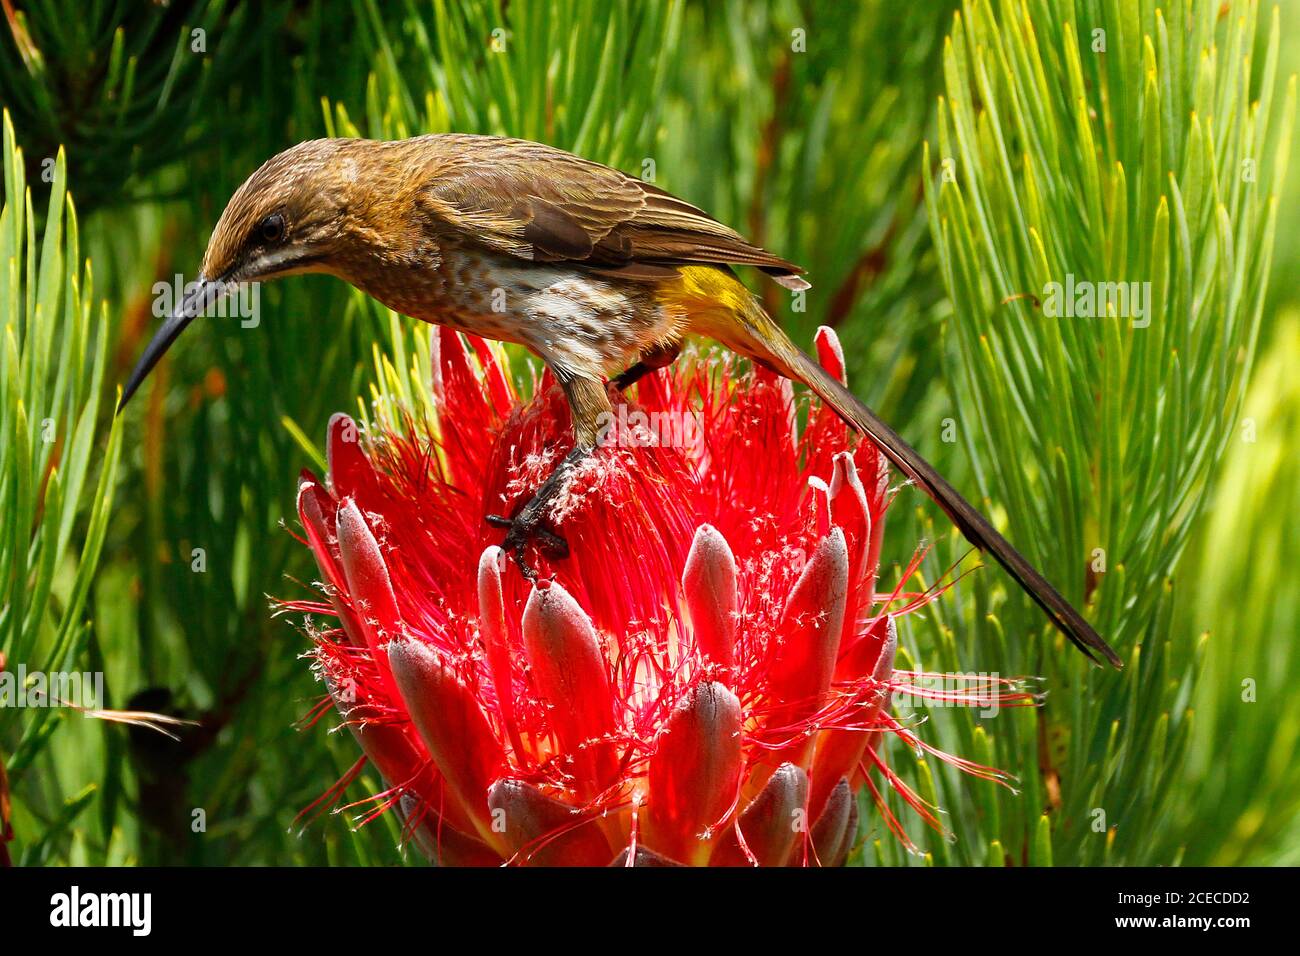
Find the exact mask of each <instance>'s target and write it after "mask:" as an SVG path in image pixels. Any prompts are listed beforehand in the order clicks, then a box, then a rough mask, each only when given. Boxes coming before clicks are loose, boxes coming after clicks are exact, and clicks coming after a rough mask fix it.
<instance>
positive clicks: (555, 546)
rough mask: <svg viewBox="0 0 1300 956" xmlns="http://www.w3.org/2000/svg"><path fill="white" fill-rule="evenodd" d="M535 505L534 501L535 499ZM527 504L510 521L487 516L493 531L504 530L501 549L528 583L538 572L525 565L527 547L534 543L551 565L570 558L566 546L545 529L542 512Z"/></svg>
mask: <svg viewBox="0 0 1300 956" xmlns="http://www.w3.org/2000/svg"><path fill="white" fill-rule="evenodd" d="M534 501H535V499H534ZM533 504H534V502H533V501H530V502H529V503H528V504H527V505H525V506H524V508H523V509H522V510H521V511H520V512H519V513H518V514H516V515H515V516H514V517H513V518H507V517H505V516H504V515H488V516H487V523H488V524H490V525H492V527H494V528H505V529H506V537H505V540H504V541H502V542H501V549H502V550H503V551H505V552H506V553H507V554H509V555H510V556H511V557H512V558H514V561H515V564H517V565H518V566H519V573H520V574H522V575H523V576H524V577H525V578H527V579H528V580H529V581H536V580H537V569H536V568H534V567H533V566H532V565H531V564H529V563H528V545H529V544H533V543H535V544H536V545H537V548H538V550H539V551H541V552H542V554H543V555H545V556H546V557H547V558H548V559H549V560H551V561H563V560H564V559H565V558H567V557H568V556H569V542H567V541H565V540H564V538H562V537H560V535H558V534H556V533H555V532H554V531H553V530H551V529H550V528H548V527H547V526H546V523H545V522H544V521H543V520H542V514H541V511H542V509H541V508H534V507H533Z"/></svg>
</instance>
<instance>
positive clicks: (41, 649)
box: [0, 113, 121, 859]
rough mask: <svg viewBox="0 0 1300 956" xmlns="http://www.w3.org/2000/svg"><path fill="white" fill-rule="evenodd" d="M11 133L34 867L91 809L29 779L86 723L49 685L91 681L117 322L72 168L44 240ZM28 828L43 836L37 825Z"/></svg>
mask: <svg viewBox="0 0 1300 956" xmlns="http://www.w3.org/2000/svg"><path fill="white" fill-rule="evenodd" d="M3 125H4V144H3V151H4V209H3V212H0V328H2V329H3V336H4V342H3V345H2V346H0V395H3V397H4V400H3V404H2V405H0V502H3V504H2V505H0V656H2V657H3V658H4V661H5V663H4V665H3V669H6V670H8V671H9V672H10V675H11V676H13V675H15V674H17V673H19V667H20V666H21V667H25V668H26V671H27V673H28V674H29V675H35V674H37V673H39V674H41V675H44V680H43V682H42V683H37V684H31V685H29V686H28V687H26V688H23V689H21V690H19V689H16V688H13V687H11V688H9V689H8V691H7V692H6V694H5V696H6V697H10V698H11V699H9V700H7V701H6V702H5V706H0V760H3V761H4V764H5V770H6V771H7V773H6V774H5V776H7V777H8V781H9V785H10V786H11V787H13V788H14V791H15V800H14V803H15V814H16V815H17V816H18V818H19V819H18V822H17V823H16V824H15V826H16V829H17V830H18V831H19V832H20V833H23V831H24V830H26V832H25V833H23V835H24V837H26V840H28V841H31V842H25V843H24V846H25V849H24V852H23V858H24V859H39V858H40V857H41V856H42V853H43V851H44V849H45V848H46V847H47V846H48V842H49V840H50V838H51V837H53V836H54V835H55V826H56V825H57V826H58V827H66V826H67V825H68V824H70V823H71V821H72V819H74V818H75V816H76V815H77V814H78V813H80V812H81V810H82V809H84V807H85V805H86V802H87V798H86V797H85V796H82V797H80V798H78V799H76V800H73V801H72V802H70V803H62V801H61V795H60V794H59V793H58V791H57V789H56V788H48V787H45V786H42V782H41V781H40V780H36V779H31V777H33V776H34V774H31V773H30V771H31V770H32V769H33V765H34V764H36V763H37V762H38V761H40V760H42V758H43V757H46V756H48V755H47V754H45V749H46V745H47V744H48V741H49V738H50V735H51V733H53V732H54V731H55V730H56V729H57V728H58V725H59V724H60V723H61V722H63V721H65V720H71V721H73V722H76V721H81V720H82V718H81V717H80V716H77V715H76V714H75V712H71V711H70V710H69V709H68V708H67V707H64V706H54V704H55V703H57V702H55V701H51V700H50V699H49V696H48V690H49V688H50V687H51V684H50V675H51V674H53V673H55V672H71V671H76V672H78V673H80V672H82V671H84V670H89V669H90V668H88V667H87V666H86V663H87V660H88V659H89V658H90V657H91V656H92V655H91V652H90V651H89V650H88V644H89V641H90V633H89V629H88V627H87V624H86V620H85V606H86V599H87V596H88V594H89V592H90V588H91V583H92V579H93V576H94V573H95V568H96V564H97V562H98V560H99V555H100V548H101V546H102V545H103V541H104V535H105V531H106V528H107V524H108V517H109V512H110V510H111V508H112V499H113V480H114V473H115V471H116V468H117V460H118V453H119V450H120V448H121V433H120V431H119V429H118V428H117V427H116V426H114V427H112V428H111V429H108V430H107V435H106V436H105V434H104V433H103V432H104V430H103V429H101V428H100V427H99V424H98V412H99V407H100V400H101V397H102V395H103V393H104V391H105V389H104V388H103V385H104V381H103V379H104V364H105V359H106V356H107V354H108V347H109V334H108V313H107V310H105V309H96V308H95V307H94V296H93V290H92V287H91V282H90V273H89V269H88V268H83V266H82V263H81V254H80V248H79V245H78V243H79V239H78V232H77V215H76V211H75V209H74V207H73V204H72V197H71V196H69V195H68V194H67V176H66V172H65V169H64V164H63V155H62V153H60V154H59V156H58V160H57V162H56V163H55V166H54V171H53V180H52V188H51V192H50V204H49V210H48V212H47V213H46V216H45V228H44V230H43V234H41V233H38V231H37V229H36V224H35V216H34V214H33V211H32V200H31V192H30V190H29V189H28V188H27V183H26V177H25V173H24V167H23V158H22V152H21V150H19V149H18V148H17V146H16V143H15V137H14V128H13V125H12V123H11V121H10V117H9V114H8V113H5V114H4V124H3ZM96 473H98V477H96ZM28 690H30V691H32V692H33V693H35V694H37V695H38V696H37V697H36V698H35V699H33V701H32V702H33V703H34V704H38V705H39V706H34V707H32V708H30V709H25V708H23V709H20V708H19V707H18V706H17V703H16V701H15V700H14V699H13V696H14V695H15V694H16V693H24V695H26V692H27V691H28ZM72 703H81V702H80V701H73V702H72ZM70 713H71V716H69V715H70ZM48 767H49V764H48V763H47V764H46V766H45V768H44V769H46V770H47V771H48ZM0 779H3V778H2V777H0ZM29 815H30V816H34V817H36V818H37V819H38V820H42V823H43V824H44V825H42V826H34V825H33V821H32V820H31V819H30V817H29ZM51 821H53V822H51ZM33 830H35V834H33Z"/></svg>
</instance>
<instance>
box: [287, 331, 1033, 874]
mask: <svg viewBox="0 0 1300 956" xmlns="http://www.w3.org/2000/svg"><path fill="white" fill-rule="evenodd" d="M818 348H819V354H822V356H823V358H822V360H823V362H828V361H829V362H832V363H834V362H835V361H837V360H838V366H836V367H834V368H833V369H832V370H833V371H834V372H835V374H837V375H842V372H843V361H842V357H841V356H840V353H839V351H838V343H837V342H836V341H835V340H834V333H833V332H830V331H829V330H824V331H823V332H822V333H820V334H819V338H818ZM435 355H436V362H437V368H436V369H434V373H435V374H434V378H435V381H437V382H438V383H439V387H438V389H437V390H436V395H435V398H436V402H435V406H436V409H437V414H436V417H435V419H434V420H432V421H415V420H412V419H409V418H408V420H407V424H406V427H405V428H404V429H403V430H402V431H401V432H400V433H397V432H394V433H391V434H381V435H368V436H366V437H367V441H366V443H365V444H359V443H358V441H357V437H356V436H357V434H358V430H357V427H356V426H355V425H354V424H353V423H352V422H351V421H350V420H349V419H347V418H346V417H345V416H336V417H335V418H334V419H333V420H331V423H330V429H329V435H328V442H327V447H328V450H329V462H330V472H329V475H328V481H321V480H318V479H317V478H315V477H314V476H312V475H310V474H308V473H304V476H303V479H302V481H301V483H300V486H299V495H298V514H299V519H300V522H301V525H302V529H303V535H302V540H303V541H304V543H305V544H307V545H308V547H309V548H310V549H311V551H312V553H313V555H314V556H315V558H316V561H317V564H318V566H319V569H320V581H319V583H318V590H319V598H318V599H317V600H299V601H286V602H283V603H282V606H281V609H282V611H296V612H302V613H305V614H307V615H308V616H309V618H310V619H311V620H312V621H313V622H326V621H328V620H330V619H331V618H332V619H333V621H334V626H325V625H324V624H323V623H311V624H309V625H308V627H307V631H306V633H307V635H308V637H309V638H311V640H312V641H313V648H314V649H313V651H312V652H311V656H312V659H313V663H312V666H313V668H314V669H315V671H316V673H317V675H318V676H319V677H320V679H321V680H322V681H323V682H324V683H325V686H326V688H327V690H328V695H327V696H326V697H325V698H323V699H322V701H321V702H320V704H319V705H318V706H317V707H316V708H314V709H313V711H312V712H311V713H310V714H309V715H308V716H307V718H305V719H304V723H305V724H307V725H311V724H314V723H316V722H317V721H318V720H320V719H321V718H322V716H323V715H324V714H325V713H326V712H328V711H333V712H335V713H337V714H338V715H339V718H340V724H339V726H343V727H347V728H348V730H349V731H350V732H351V734H352V735H353V737H354V738H355V739H356V742H357V745H358V747H359V749H360V751H361V753H362V754H363V755H364V756H363V758H362V759H361V760H359V761H358V763H357V765H356V766H354V767H353V768H352V769H351V770H350V771H349V773H348V774H347V775H345V777H344V778H343V779H342V780H340V782H339V784H337V785H336V786H335V787H334V788H332V789H331V791H330V792H329V793H328V794H326V795H325V796H324V797H322V800H321V801H319V802H318V803H320V804H328V803H334V802H338V801H339V800H340V799H341V798H342V794H343V792H344V790H345V789H346V788H347V787H348V786H349V785H350V784H351V783H352V781H353V779H354V778H355V777H356V776H357V774H358V773H359V771H360V768H361V766H362V765H363V763H364V762H365V761H368V762H369V763H371V764H372V765H373V766H374V768H375V769H376V770H377V771H378V773H379V775H380V776H381V777H382V778H383V780H384V782H385V789H384V790H383V791H382V792H381V793H379V794H376V795H374V796H373V797H372V798H371V799H370V800H368V801H362V802H361V803H359V804H352V805H350V806H354V807H360V806H364V807H365V808H366V809H365V811H364V813H363V816H362V820H363V821H365V820H370V819H374V818H375V817H377V816H378V815H380V814H382V813H385V812H390V811H391V812H393V813H396V814H398V815H399V816H400V818H401V820H402V821H403V828H404V833H405V834H406V835H407V837H408V839H409V840H410V841H411V842H412V843H414V844H415V845H416V846H418V847H419V848H420V850H421V851H422V852H424V853H425V854H426V855H428V856H429V857H430V858H432V859H434V860H437V861H438V862H440V863H444V864H460V865H499V864H502V863H508V864H528V865H609V864H613V865H620V866H621V865H628V866H632V865H636V866H642V865H668V864H674V863H684V864H692V865H705V864H707V865H736V866H749V865H765V866H782V865H837V864H840V863H842V862H844V861H845V860H846V859H847V858H848V857H849V855H850V854H851V852H852V851H853V849H854V847H855V844H856V841H857V833H858V813H859V798H860V797H861V798H863V799H864V800H866V801H869V803H873V804H874V805H875V806H876V807H877V808H878V811H879V813H880V816H881V819H882V821H883V823H884V825H886V826H887V827H889V828H890V829H891V830H892V831H894V832H895V833H896V834H898V835H899V837H900V839H903V840H906V836H905V834H904V831H903V829H902V827H901V825H900V824H899V822H898V821H897V820H896V819H895V818H894V816H893V815H892V813H891V812H890V811H889V809H888V805H887V803H886V802H885V800H884V797H883V792H884V790H885V788H891V789H893V790H894V791H896V792H897V793H898V794H899V795H900V796H901V797H902V799H903V800H904V801H905V802H906V803H907V804H908V805H909V806H911V807H912V808H913V809H914V810H915V811H916V812H917V813H918V814H919V815H920V816H921V818H922V819H924V820H926V822H928V823H930V824H931V825H933V826H936V827H940V826H941V823H940V821H939V815H938V810H937V808H934V807H931V806H929V805H928V804H926V803H925V802H924V801H923V800H922V799H921V798H920V797H919V796H918V795H917V794H915V793H914V792H913V791H911V790H910V789H909V788H908V787H907V785H906V784H905V783H904V782H903V781H902V780H901V779H900V778H899V777H898V776H897V775H896V774H895V773H894V772H893V771H892V770H891V769H890V768H889V766H888V763H887V761H886V759H885V756H884V755H883V753H882V750H883V748H882V747H881V741H882V738H883V735H885V734H891V735H894V736H895V737H897V738H899V739H900V740H902V741H903V742H904V743H906V744H907V745H908V746H910V747H913V748H917V749H920V750H922V751H923V752H926V753H930V754H933V755H935V756H936V757H938V758H939V759H942V760H945V761H948V762H950V763H951V764H953V765H954V766H956V767H958V768H959V769H961V770H963V771H965V772H967V773H971V774H974V775H976V776H980V777H985V778H987V779H990V780H994V781H999V782H1002V781H1003V776H1002V775H1001V774H1000V773H999V772H998V771H997V770H995V769H993V768H989V767H983V766H979V765H977V764H973V763H970V762H968V761H965V760H962V759H960V758H956V757H950V756H948V755H947V754H943V753H940V752H939V751H937V750H935V749H934V748H933V747H931V746H930V745H928V744H926V743H925V742H924V741H923V739H922V738H921V736H920V734H919V733H918V727H919V722H918V721H914V720H905V719H901V718H899V717H896V716H895V713H894V707H893V704H892V701H893V697H894V695H895V694H897V695H899V698H900V702H909V703H911V704H912V705H916V704H917V702H922V703H924V702H925V701H932V702H936V703H939V704H943V705H952V706H959V705H960V706H1016V705H1023V704H1031V703H1033V702H1034V699H1035V697H1034V695H1033V694H1032V693H1030V692H1029V691H1028V690H1027V689H1026V688H1025V686H1023V685H1021V684H1019V683H1016V682H1014V681H1004V680H1001V679H996V678H988V679H971V680H969V681H962V682H955V683H943V682H942V680H940V681H939V682H938V683H936V682H935V680H934V679H935V678H942V676H943V675H929V674H918V673H910V672H897V671H895V669H894V658H895V651H896V648H897V631H896V627H895V620H896V618H897V617H898V616H899V615H901V614H906V613H910V612H911V611H914V610H916V609H917V608H920V607H923V606H925V604H926V603H928V602H929V601H930V600H933V599H934V598H935V597H937V596H938V594H940V593H942V589H931V590H929V591H927V592H924V593H920V594H912V593H904V592H903V591H902V586H901V585H900V586H899V587H898V588H896V589H895V591H894V592H893V593H891V594H885V595H878V594H877V593H876V573H877V565H878V563H879V555H880V543H881V536H882V534H883V528H884V517H885V511H886V508H887V507H888V504H889V502H890V500H891V499H892V497H893V492H891V491H889V481H888V470H887V468H886V466H885V463H884V461H883V459H882V458H881V456H880V455H879V453H878V452H877V451H876V450H875V449H874V448H873V447H872V446H870V445H868V444H857V445H854V444H853V443H852V436H851V434H850V432H849V431H848V430H847V428H846V427H845V426H844V425H843V423H841V422H840V421H839V419H838V418H836V417H835V416H834V415H833V414H830V413H829V412H828V410H827V409H823V408H820V407H816V406H814V407H813V408H811V409H810V410H809V412H808V414H807V416H806V425H804V426H803V427H802V429H801V428H800V426H799V422H800V420H801V419H802V418H803V417H804V416H801V415H799V414H797V409H796V402H795V398H794V394H793V392H792V391H791V390H790V389H789V388H788V383H784V381H783V380H778V379H775V378H774V377H773V376H771V375H769V374H767V373H764V372H762V371H761V370H757V371H744V372H742V371H739V370H738V368H737V367H736V366H735V365H734V364H733V360H731V359H729V358H726V357H722V356H717V355H712V354H706V355H699V354H695V355H694V356H691V357H689V358H688V360H686V361H681V362H679V364H678V366H677V368H675V369H673V370H662V371H660V372H657V373H655V374H653V375H651V376H649V377H647V378H646V379H643V380H642V381H641V382H640V383H639V384H638V386H637V389H636V403H634V404H635V410H640V411H644V412H646V413H647V414H649V415H651V416H653V415H655V414H662V415H664V416H667V417H668V418H671V417H672V416H678V419H677V420H680V419H681V417H682V416H688V415H689V416H693V418H694V420H697V421H698V422H699V424H700V439H701V441H700V443H698V444H693V443H685V444H680V445H679V444H677V443H673V442H662V441H649V440H647V439H648V437H651V436H649V435H647V434H646V433H645V428H644V426H643V425H642V423H641V422H642V420H641V419H640V418H638V417H635V416H625V417H626V418H627V421H626V422H624V423H620V422H618V421H616V422H615V423H614V425H613V426H612V427H613V429H614V433H613V434H612V436H611V440H610V441H608V442H606V443H603V444H602V446H601V447H600V448H598V449H597V452H596V454H595V455H593V456H591V457H589V458H588V459H586V460H584V461H583V462H582V463H581V464H579V465H578V466H577V467H576V468H575V470H574V471H573V473H572V475H571V477H570V479H569V481H568V485H567V487H566V489H565V491H564V493H563V494H562V496H561V497H560V499H559V501H558V503H557V504H556V505H555V507H554V508H553V509H552V511H551V513H550V516H549V517H550V520H551V523H552V525H553V526H554V528H555V530H556V531H557V532H558V533H559V534H561V535H563V537H564V538H565V540H566V541H567V543H568V545H569V556H568V557H567V558H566V559H564V560H561V561H555V562H548V561H547V559H546V557H545V555H543V554H541V553H537V554H534V555H532V556H531V557H532V559H533V561H535V562H536V564H537V566H538V567H540V568H541V570H542V571H543V574H542V575H541V578H540V580H539V582H538V584H537V585H536V586H533V585H532V584H530V583H529V582H528V581H527V580H526V579H524V578H523V577H522V575H521V574H520V573H519V572H518V570H517V569H516V567H515V566H514V565H513V564H512V563H510V562H509V561H508V560H507V559H506V556H505V555H504V553H503V552H502V551H501V549H500V547H499V546H498V545H499V543H500V537H501V534H502V532H501V531H500V530H499V529H496V528H493V527H491V526H490V525H488V523H487V522H486V521H485V516H486V515H487V514H489V513H498V512H503V511H504V512H505V513H512V512H513V510H514V509H515V508H517V507H518V506H520V505H522V503H523V502H524V501H526V500H527V498H528V497H529V495H530V494H531V493H532V491H533V490H534V489H535V488H536V486H537V484H538V483H540V481H541V480H542V479H543V478H544V477H545V475H546V474H547V473H548V472H549V470H550V469H551V468H553V467H554V465H555V464H556V463H557V462H558V461H559V460H560V458H561V457H562V456H563V455H564V454H565V453H566V452H567V451H568V449H569V448H570V447H572V438H571V436H570V432H569V420H568V411H567V406H566V405H565V403H564V400H563V396H562V394H561V393H560V392H559V389H558V388H556V387H555V386H554V383H553V382H552V381H550V379H549V377H548V376H543V377H542V379H541V380H540V382H539V383H538V384H537V388H536V390H535V393H534V394H533V395H532V397H531V398H529V399H527V400H525V399H522V398H520V397H519V396H517V395H515V393H514V392H513V390H512V389H511V386H510V384H509V378H508V376H506V375H505V374H504V373H503V370H502V369H501V368H500V366H499V365H498V364H497V360H496V358H495V353H494V352H493V350H492V349H490V348H488V347H487V346H485V345H484V344H483V343H481V342H479V341H476V340H472V339H467V338H464V337H462V336H461V335H459V334H458V333H454V332H450V331H447V330H441V331H440V333H439V341H438V347H437V349H436V350H435ZM837 357H838V359H837ZM828 367H831V366H829V365H828ZM619 428H627V429H629V434H628V435H626V436H625V438H626V440H620V436H619V434H618V431H617V430H618V429H619ZM651 431H653V429H652V430H651ZM760 454H761V460H760V458H759V455H760ZM920 558H921V555H920V554H919V553H918V555H917V556H916V557H914V558H913V561H912V564H911V565H910V566H909V567H908V568H907V569H906V571H905V577H904V580H907V579H909V578H910V577H911V574H912V572H913V571H915V569H916V567H917V566H919V562H920ZM805 820H806V821H808V823H809V825H807V826H804V825H803V824H802V821H805Z"/></svg>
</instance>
